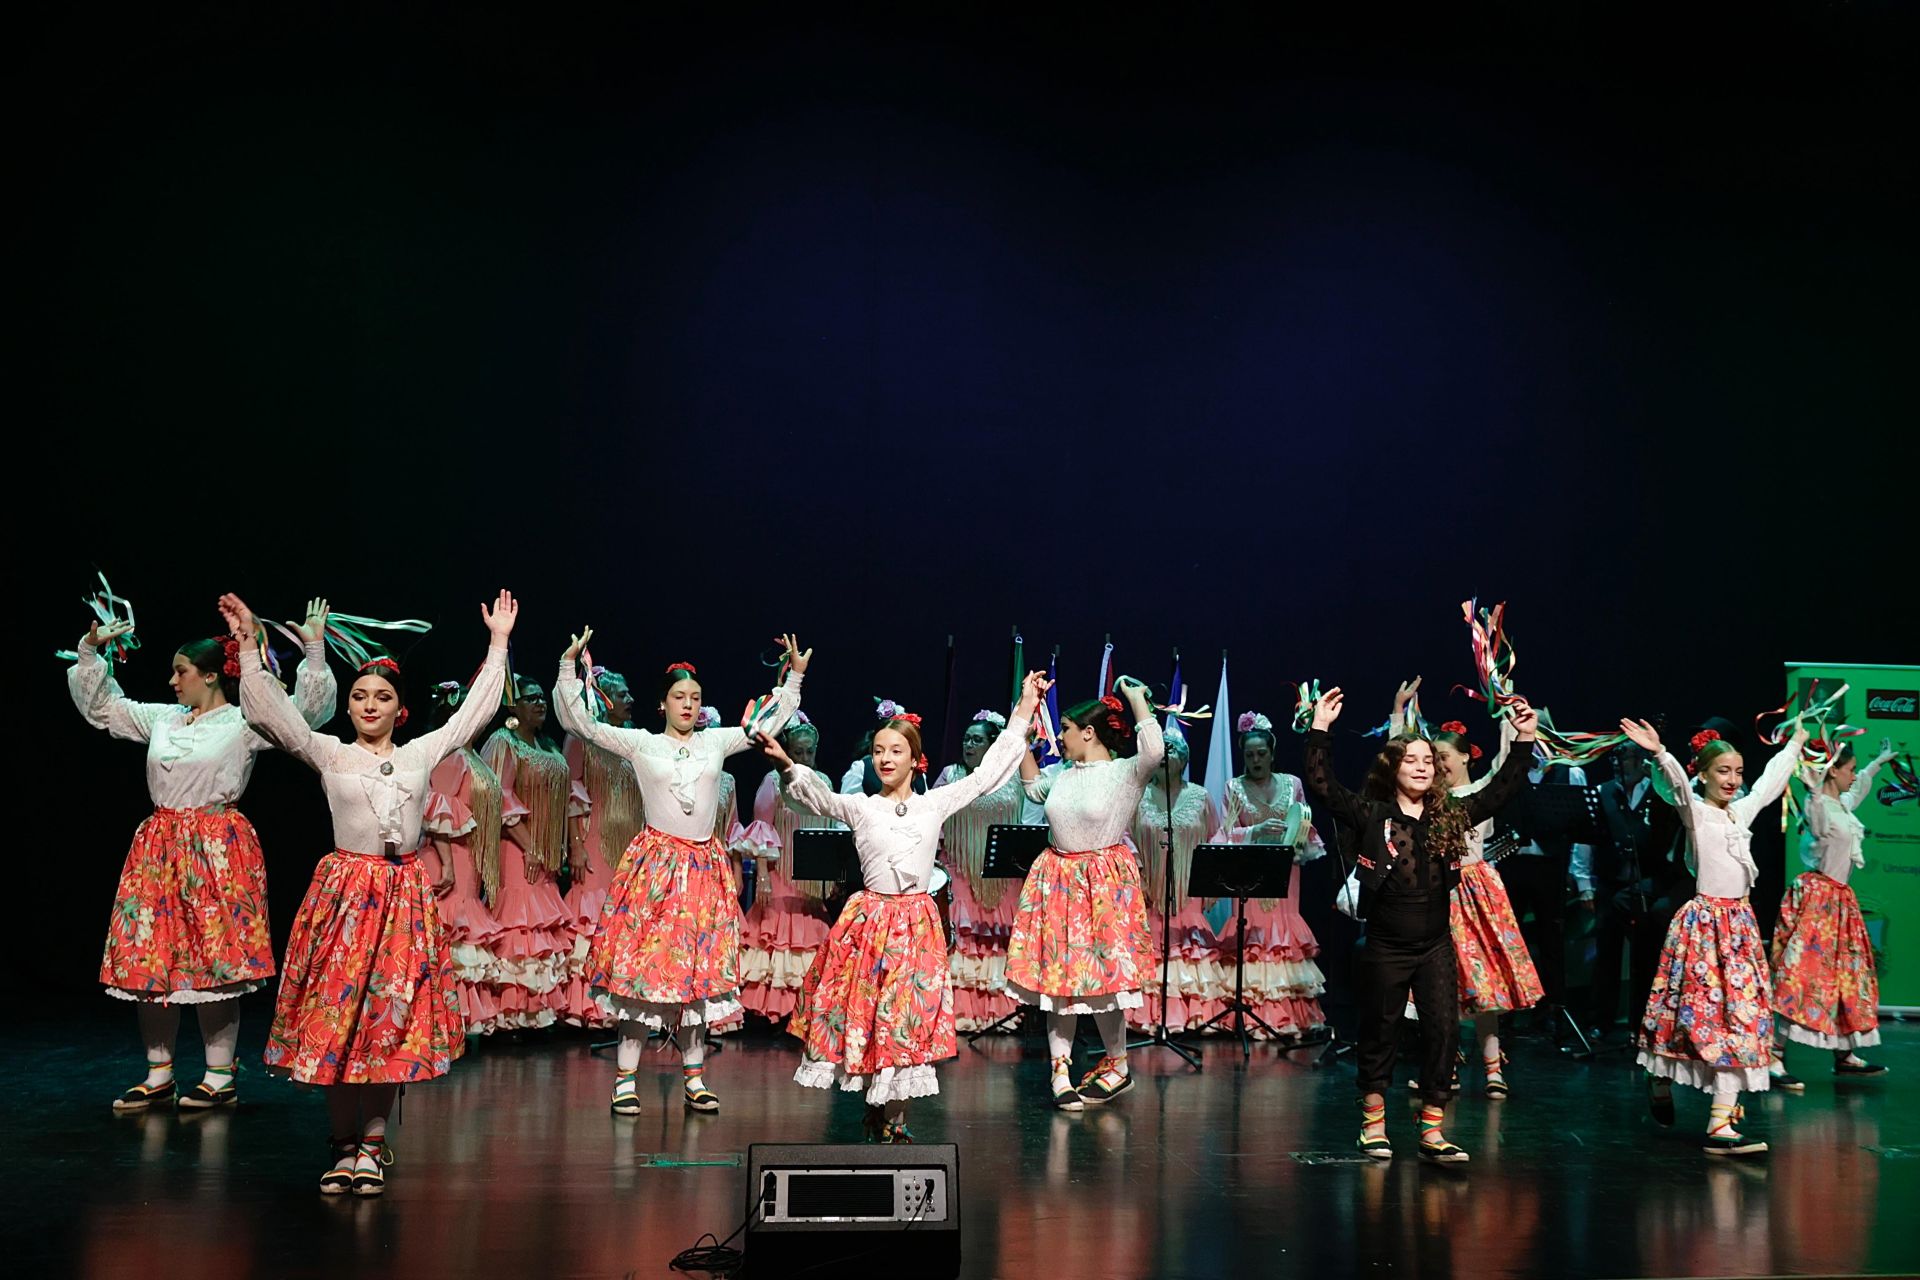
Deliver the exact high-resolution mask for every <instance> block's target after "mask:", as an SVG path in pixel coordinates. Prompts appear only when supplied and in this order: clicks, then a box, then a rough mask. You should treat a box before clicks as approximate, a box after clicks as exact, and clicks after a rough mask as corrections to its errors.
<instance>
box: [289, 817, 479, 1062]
mask: <svg viewBox="0 0 1920 1280" xmlns="http://www.w3.org/2000/svg"><path fill="white" fill-rule="evenodd" d="M465 1035H466V1026H465V1022H464V1020H463V1018H462V1016H461V1012H460V997H459V993H458V991H457V990H456V986H455V977H454V964H453V948H452V947H451V946H450V945H449V944H448V942H447V938H446V934H445V931H444V930H443V929H442V928H441V925H440V913H439V908H438V906H437V905H436V904H435V902H434V897H433V892H432V890H431V888H430V887H429V886H428V884H427V873H426V869H425V868H424V867H423V866H421V864H420V860H419V859H418V858H416V857H415V856H414V855H412V854H406V855H404V856H402V857H400V858H398V859H389V858H385V857H382V856H380V855H379V854H370V853H349V852H347V851H346V850H344V849H336V850H334V851H333V852H332V853H329V854H328V855H327V856H326V857H324V858H322V859H320V865H319V866H317V867H315V868H314V869H313V883H311V884H309V885H308V886H307V896H306V897H305V898H303V899H301V902H300V911H299V914H298V915H296V916H295V917H294V920H293V932H292V934H290V935H289V936H288V938H287V962H286V966H285V969H284V972H283V973H282V974H281V977H280V994H279V998H278V999H277V1000H276V1001H275V1002H274V1009H273V1026H272V1028H271V1029H270V1030H269V1031H268V1032H267V1052H266V1063H267V1067H268V1069H269V1070H272V1071H275V1072H279V1073H283V1074H286V1075H290V1076H292V1077H293V1078H294V1079H295V1080H298V1081H300V1082H301V1083H303V1084H407V1083H410V1082H412V1081H416V1080H431V1079H432V1078H433V1077H435V1076H443V1075H445V1074H446V1073H447V1069H448V1068H449V1067H450V1066H452V1065H453V1060H454V1059H455V1058H458V1057H459V1056H460V1053H461V1050H462V1049H463V1048H464V1047H465V1045H466V1040H465Z"/></svg>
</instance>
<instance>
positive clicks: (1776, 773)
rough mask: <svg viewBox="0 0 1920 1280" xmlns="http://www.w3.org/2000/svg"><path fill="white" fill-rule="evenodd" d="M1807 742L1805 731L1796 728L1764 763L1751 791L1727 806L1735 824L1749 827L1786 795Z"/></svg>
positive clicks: (1804, 729)
mask: <svg viewBox="0 0 1920 1280" xmlns="http://www.w3.org/2000/svg"><path fill="white" fill-rule="evenodd" d="M1806 742H1807V730H1806V727H1805V726H1804V725H1795V726H1794V729H1793V734H1792V736H1791V737H1789V738H1788V739H1787V741H1786V744H1785V745H1784V746H1782V747H1781V748H1780V749H1779V750H1778V751H1776V752H1774V753H1773V758H1772V759H1771V760H1768V761H1767V767H1766V768H1765V769H1762V770H1761V771H1760V776H1759V777H1758V778H1757V779H1755V780H1754V784H1753V787H1752V789H1751V790H1749V791H1748V792H1747V794H1746V795H1744V796H1741V797H1740V798H1739V799H1738V800H1735V801H1734V802H1733V803H1732V804H1730V805H1728V806H1727V812H1728V814H1729V815H1731V816H1732V818H1733V820H1734V821H1735V822H1738V823H1739V824H1740V825H1741V826H1743V827H1744V826H1748V825H1750V824H1751V823H1752V822H1753V819H1754V817H1755V815H1757V814H1758V813H1759V812H1760V811H1761V810H1762V809H1764V808H1766V807H1767V806H1768V805H1770V804H1772V803H1773V802H1774V801H1775V800H1778V799H1779V798H1780V797H1781V796H1783V795H1785V794H1786V792H1787V783H1788V781H1789V780H1790V779H1792V777H1793V770H1794V767H1795V766H1796V765H1798V764H1799V763H1800V748H1801V747H1803V746H1805V745H1806Z"/></svg>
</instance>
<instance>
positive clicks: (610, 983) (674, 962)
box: [587, 827, 740, 1025]
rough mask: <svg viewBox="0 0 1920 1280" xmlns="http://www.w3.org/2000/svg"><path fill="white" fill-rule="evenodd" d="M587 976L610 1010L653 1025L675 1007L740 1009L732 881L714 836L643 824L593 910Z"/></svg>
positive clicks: (712, 1016)
mask: <svg viewBox="0 0 1920 1280" xmlns="http://www.w3.org/2000/svg"><path fill="white" fill-rule="evenodd" d="M587 975H588V981H589V982H590V983H591V984H592V987H593V990H594V992H595V993H596V994H601V995H605V996H606V997H607V998H608V999H609V1000H610V1001H611V1002H612V1003H613V1006H614V1008H615V1010H616V1011H617V1012H618V1013H619V1014H620V1016H622V1017H625V1018H631V1019H634V1020H636V1021H640V1022H645V1023H648V1024H651V1025H660V1024H661V1022H662V1021H663V1019H664V1018H665V1017H666V1011H667V1010H668V1009H669V1008H671V1007H673V1006H685V1007H686V1008H685V1011H684V1012H683V1014H682V1017H683V1019H684V1020H685V1021H686V1022H688V1023H694V1022H718V1021H720V1020H721V1019H722V1018H724V1017H727V1016H729V1015H730V1014H732V1013H733V1012H735V1011H737V1010H738V1009H739V1007H740V1002H739V998H738V992H739V990H740V879H739V875H738V873H737V872H736V871H735V869H734V865H733V855H732V854H730V853H728V852H727V847H726V845H724V844H723V843H721V842H720V841H719V840H718V839H708V840H686V839H683V838H681V837H679V836H670V835H668V834H667V833H666V832H664V831H658V830H655V829H654V828H652V827H648V828H647V829H646V830H644V831H642V832H641V833H640V834H639V835H637V836H635V837H634V839H633V844H632V845H631V846H630V847H629V848H628V849H627V856H626V858H625V859H624V860H623V861H622V862H621V864H620V869H619V870H618V871H617V872H616V873H615V876H614V881H613V887H612V889H611V890H609V891H608V893H607V902H606V906H604V907H603V908H601V911H600V925H599V927H598V928H597V929H596V930H595V931H594V935H593V945H592V946H591V947H590V948H589V949H588V951H587Z"/></svg>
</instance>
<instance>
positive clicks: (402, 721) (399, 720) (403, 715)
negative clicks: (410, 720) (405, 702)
mask: <svg viewBox="0 0 1920 1280" xmlns="http://www.w3.org/2000/svg"><path fill="white" fill-rule="evenodd" d="M406 723H407V709H406V708H405V707H402V708H400V714H399V715H397V716H395V717H394V718H393V727H394V728H396V729H399V728H404V727H405V725H406Z"/></svg>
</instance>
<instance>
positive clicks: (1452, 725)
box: [1440, 720, 1467, 738]
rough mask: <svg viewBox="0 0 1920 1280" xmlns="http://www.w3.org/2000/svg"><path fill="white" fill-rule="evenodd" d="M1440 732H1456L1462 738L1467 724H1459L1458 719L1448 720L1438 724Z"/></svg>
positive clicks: (1464, 735) (1465, 732)
mask: <svg viewBox="0 0 1920 1280" xmlns="http://www.w3.org/2000/svg"><path fill="white" fill-rule="evenodd" d="M1440 732H1442V733H1457V734H1459V735H1460V736H1461V737H1463V738H1464V737H1466V736H1467V726H1465V725H1464V724H1461V723H1460V722H1459V721H1458V720H1449V721H1447V722H1446V723H1445V724H1443V725H1441V726H1440Z"/></svg>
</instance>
